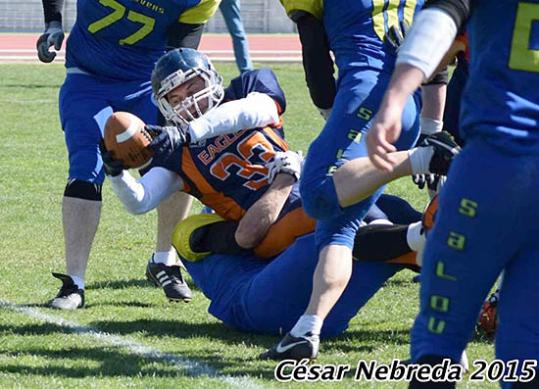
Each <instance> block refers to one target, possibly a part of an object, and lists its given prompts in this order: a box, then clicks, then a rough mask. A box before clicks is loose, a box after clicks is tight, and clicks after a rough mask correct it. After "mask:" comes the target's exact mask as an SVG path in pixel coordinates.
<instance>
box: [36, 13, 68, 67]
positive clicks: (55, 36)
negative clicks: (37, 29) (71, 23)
mask: <svg viewBox="0 0 539 389" xmlns="http://www.w3.org/2000/svg"><path fill="white" fill-rule="evenodd" d="M63 41H64V29H63V27H62V23H60V22H57V21H52V22H50V23H48V24H47V25H46V26H45V32H44V33H43V34H41V36H40V37H39V39H38V40H37V42H36V48H37V56H38V57H39V60H40V61H41V62H45V63H49V62H52V61H53V60H54V58H55V57H56V52H55V51H59V50H60V49H61V48H62V42H63ZM52 46H54V50H55V51H49V49H50V48H51V47H52Z"/></svg>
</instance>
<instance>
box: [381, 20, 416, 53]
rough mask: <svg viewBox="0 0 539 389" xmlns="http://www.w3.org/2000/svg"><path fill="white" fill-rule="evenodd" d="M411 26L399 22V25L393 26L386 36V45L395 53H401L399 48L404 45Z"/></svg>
mask: <svg viewBox="0 0 539 389" xmlns="http://www.w3.org/2000/svg"><path fill="white" fill-rule="evenodd" d="M409 28H410V26H409V25H408V23H406V22H404V21H403V22H399V23H398V24H393V25H392V26H391V27H389V29H388V30H387V33H386V35H385V36H384V43H385V44H386V45H387V46H388V47H390V48H391V49H392V50H393V51H394V52H397V51H399V47H400V46H401V45H402V42H403V41H404V38H406V34H407V33H408V29H409Z"/></svg>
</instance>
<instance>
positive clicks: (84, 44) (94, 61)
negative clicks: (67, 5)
mask: <svg viewBox="0 0 539 389" xmlns="http://www.w3.org/2000/svg"><path fill="white" fill-rule="evenodd" d="M218 5H219V1H218V0H174V1H169V0H99V1H97V0H78V1H77V19H76V21H75V24H74V26H73V29H72V31H71V33H70V35H69V39H68V41H67V53H66V67H68V68H72V67H76V68H79V69H81V70H83V71H86V72H88V73H91V74H93V75H98V76H101V77H106V78H111V79H115V80H128V81H137V80H138V81H148V80H149V79H150V75H151V73H152V69H153V66H154V64H155V62H156V61H157V60H158V59H159V57H161V56H162V55H163V54H164V52H165V46H166V43H167V32H168V30H169V29H170V28H171V27H173V26H174V25H175V24H178V23H180V22H181V23H186V24H203V23H205V22H206V21H207V20H208V19H209V18H210V17H211V16H212V15H213V13H214V12H215V10H216V9H217V6H218Z"/></svg>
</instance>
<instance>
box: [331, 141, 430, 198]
mask: <svg viewBox="0 0 539 389" xmlns="http://www.w3.org/2000/svg"><path fill="white" fill-rule="evenodd" d="M418 150H421V149H418ZM425 151H426V150H425ZM391 156H392V158H393V161H395V168H394V170H393V171H392V172H386V171H382V170H380V169H377V168H376V167H375V166H374V165H373V164H372V162H371V161H370V159H369V158H368V157H363V158H358V159H353V160H351V161H348V162H346V163H345V164H344V165H343V166H341V167H340V168H339V169H337V170H336V171H335V173H334V175H333V182H334V183H335V190H336V192H337V198H338V199H339V205H340V206H341V207H348V206H350V205H353V204H356V203H358V202H360V201H361V200H364V199H366V198H367V197H369V196H370V195H371V194H372V193H373V192H374V191H375V190H377V189H378V188H380V187H381V186H382V185H385V184H387V183H388V182H390V181H393V180H395V179H397V178H400V177H404V176H407V175H411V174H412V164H411V162H410V155H409V153H408V151H397V152H394V153H391ZM427 166H428V163H427Z"/></svg>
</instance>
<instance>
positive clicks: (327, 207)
mask: <svg viewBox="0 0 539 389" xmlns="http://www.w3.org/2000/svg"><path fill="white" fill-rule="evenodd" d="M300 192H301V200H302V203H303V208H304V209H305V212H306V213H307V215H309V216H310V217H312V218H314V219H316V220H327V219H333V218H334V217H335V216H337V215H339V214H340V213H341V207H340V206H339V200H338V198H337V193H336V192H335V186H334V185H333V180H332V179H331V177H327V178H325V179H324V180H323V181H322V182H321V183H319V184H317V185H313V184H312V183H304V182H301V184H300Z"/></svg>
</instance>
